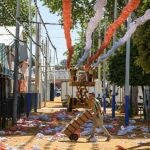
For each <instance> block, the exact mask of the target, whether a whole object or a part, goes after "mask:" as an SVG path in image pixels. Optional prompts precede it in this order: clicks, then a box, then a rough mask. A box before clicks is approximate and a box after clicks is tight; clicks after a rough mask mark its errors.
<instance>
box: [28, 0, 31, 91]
mask: <svg viewBox="0 0 150 150" xmlns="http://www.w3.org/2000/svg"><path fill="white" fill-rule="evenodd" d="M29 34H30V36H31V37H32V23H31V0H29ZM29 44H30V57H29V58H30V59H29V78H28V92H29V93H30V92H31V76H32V40H31V38H30V39H29Z"/></svg>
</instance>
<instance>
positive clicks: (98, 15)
mask: <svg viewBox="0 0 150 150" xmlns="http://www.w3.org/2000/svg"><path fill="white" fill-rule="evenodd" d="M106 4H107V0H96V3H95V5H94V10H95V15H94V17H92V18H91V19H90V21H89V23H88V27H87V29H86V43H85V47H84V54H83V56H82V57H81V58H80V59H79V60H78V64H77V67H79V66H80V65H81V63H83V62H84V61H85V59H86V58H87V57H88V56H89V52H90V49H91V45H92V38H91V36H92V33H93V32H94V30H95V29H96V27H97V26H98V24H99V21H100V20H101V19H102V17H103V16H104V6H106Z"/></svg>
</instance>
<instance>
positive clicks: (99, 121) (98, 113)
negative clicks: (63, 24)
mask: <svg viewBox="0 0 150 150" xmlns="http://www.w3.org/2000/svg"><path fill="white" fill-rule="evenodd" d="M89 104H90V107H91V112H92V114H93V118H92V121H93V127H92V131H91V134H90V136H89V137H88V139H87V141H91V139H92V138H94V135H95V129H96V128H102V130H103V132H104V134H105V135H106V136H107V140H106V141H109V140H110V139H111V135H110V133H109V132H108V130H107V129H106V128H105V127H104V123H103V112H102V109H101V104H100V102H99V100H97V99H96V98H95V94H94V93H89Z"/></svg>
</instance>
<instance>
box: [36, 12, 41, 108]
mask: <svg viewBox="0 0 150 150" xmlns="http://www.w3.org/2000/svg"><path fill="white" fill-rule="evenodd" d="M37 20H38V16H37V11H36V22H37ZM40 33H41V24H40V23H37V24H36V43H38V44H39V45H40V44H41V43H40ZM35 57H36V58H37V61H36V63H35V91H36V93H37V94H39V93H40V86H41V85H40V61H39V59H40V47H39V46H38V45H36V52H35ZM40 107H41V98H39V108H40Z"/></svg>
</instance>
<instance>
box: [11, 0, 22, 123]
mask: <svg viewBox="0 0 150 150" xmlns="http://www.w3.org/2000/svg"><path fill="white" fill-rule="evenodd" d="M19 18H20V0H17V9H16V19H17V20H19ZM19 30H20V26H19V22H18V21H16V39H15V62H14V85H13V94H14V95H13V96H14V101H13V118H12V119H13V124H16V121H17V101H18V63H19V56H18V51H19V41H18V39H19Z"/></svg>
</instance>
